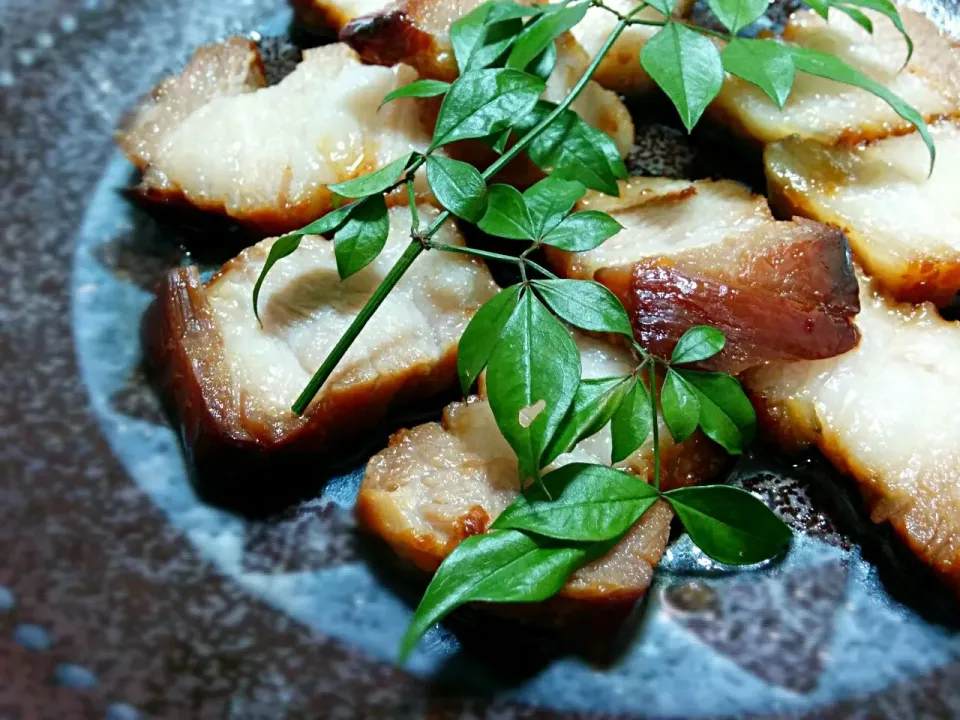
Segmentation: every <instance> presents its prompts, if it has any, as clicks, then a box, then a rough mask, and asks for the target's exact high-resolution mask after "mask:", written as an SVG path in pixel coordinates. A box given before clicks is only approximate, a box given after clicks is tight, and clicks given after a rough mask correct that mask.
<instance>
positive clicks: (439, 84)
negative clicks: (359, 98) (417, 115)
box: [380, 80, 450, 107]
mask: <svg viewBox="0 0 960 720" xmlns="http://www.w3.org/2000/svg"><path fill="white" fill-rule="evenodd" d="M449 89H450V83H448V82H443V81H442V80H414V81H413V82H412V83H409V84H407V85H404V86H403V87H398V88H397V89H396V90H394V91H393V92H390V93H387V96H386V97H385V98H384V99H383V102H381V103H380V107H383V106H384V105H386V104H387V103H388V102H390V101H391V100H398V99H400V98H428V97H436V96H437V95H443V94H444V93H445V92H446V91H447V90H449Z"/></svg>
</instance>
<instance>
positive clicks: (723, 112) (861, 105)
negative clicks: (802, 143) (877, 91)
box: [708, 9, 960, 145]
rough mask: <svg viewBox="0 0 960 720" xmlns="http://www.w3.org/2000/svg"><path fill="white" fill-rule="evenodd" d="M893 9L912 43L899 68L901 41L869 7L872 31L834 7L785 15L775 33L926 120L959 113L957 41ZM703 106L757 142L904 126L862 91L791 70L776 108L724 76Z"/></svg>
mask: <svg viewBox="0 0 960 720" xmlns="http://www.w3.org/2000/svg"><path fill="white" fill-rule="evenodd" d="M900 12H901V16H902V18H903V22H904V25H905V27H906V29H907V31H908V32H909V33H910V35H911V37H912V38H913V41H914V44H915V50H914V54H913V57H912V58H911V60H910V62H909V64H908V65H907V67H906V68H905V69H904V70H903V71H902V72H901V68H902V67H903V63H904V61H905V60H906V57H907V46H906V43H905V42H904V39H903V37H902V36H901V35H900V33H899V32H898V31H897V30H896V28H894V27H893V24H892V23H891V22H890V21H889V20H887V19H886V18H885V17H883V16H881V15H880V14H878V13H875V12H873V11H869V10H866V11H865V13H866V14H867V15H868V16H870V18H871V19H872V21H873V27H874V33H873V35H871V34H870V33H868V32H867V31H866V30H864V29H863V28H861V27H860V26H859V25H857V24H856V23H855V22H854V21H853V20H851V19H850V18H848V17H847V16H845V15H843V14H841V13H840V12H836V11H834V12H831V13H830V22H829V23H827V22H825V21H824V20H823V19H822V18H820V17H819V16H818V15H817V14H816V13H814V12H813V11H812V10H802V11H799V12H797V13H794V14H793V15H792V16H791V18H790V21H789V23H788V24H787V27H786V29H785V30H784V32H783V39H784V41H785V42H787V43H791V44H795V45H799V46H801V47H807V48H813V49H816V50H821V51H824V52H828V53H831V54H833V55H836V56H837V57H839V58H841V59H842V60H844V61H846V62H847V63H849V64H850V65H852V66H853V67H855V68H857V69H858V70H860V71H861V72H863V73H864V74H866V75H868V76H869V77H871V78H873V79H874V80H876V81H877V82H879V83H881V84H883V85H885V86H886V87H888V88H889V89H890V90H891V91H892V92H894V93H895V94H896V95H898V96H900V97H901V98H903V99H904V100H905V101H906V102H907V103H909V104H910V105H912V106H913V107H915V108H916V109H917V110H918V111H919V112H920V113H921V114H922V115H923V116H924V118H925V119H926V120H927V121H932V120H935V119H937V118H943V117H956V116H958V115H960V46H958V44H957V43H956V42H955V41H953V40H951V39H950V38H949V37H948V36H947V35H946V34H944V32H943V31H942V30H940V29H939V28H938V27H937V25H936V24H934V23H933V22H932V21H931V20H929V19H928V18H926V17H925V16H923V15H921V14H920V13H918V12H914V11H913V10H907V9H901V10H900ZM708 112H710V114H711V115H712V116H713V117H714V119H716V120H718V121H720V122H721V123H723V124H726V125H728V126H729V127H730V128H731V129H732V130H734V131H735V132H737V133H739V134H741V135H743V136H744V137H746V138H750V139H753V140H757V141H759V142H760V143H768V142H773V141H775V140H781V139H783V138H785V137H788V136H790V135H799V136H800V137H803V138H810V139H813V140H817V141H819V142H821V143H825V144H833V143H834V142H837V141H842V142H844V143H846V144H851V145H852V144H856V143H858V142H861V141H863V140H871V139H874V138H879V137H887V136H888V135H897V134H902V133H906V132H910V131H911V130H912V126H911V125H910V124H909V123H907V122H906V121H905V120H903V119H902V118H901V117H900V116H899V115H897V114H896V113H895V112H894V111H893V110H892V109H891V108H890V107H889V106H888V105H887V104H886V103H884V102H883V101H882V100H880V99H879V98H876V97H874V96H873V95H871V94H870V93H868V92H866V91H865V90H860V89H858V88H854V87H851V86H848V85H842V84H840V83H835V82H833V81H831V80H825V79H822V78H817V77H813V76H811V75H806V74H804V73H797V78H796V82H795V83H794V87H793V92H792V94H791V95H790V99H789V100H788V101H787V104H786V106H785V107H784V109H783V111H782V112H781V111H780V110H779V109H778V108H777V106H776V105H775V104H774V103H773V102H772V101H771V100H770V99H769V98H768V97H767V96H766V95H764V94H763V93H762V92H761V91H760V90H759V89H758V88H757V87H755V86H754V85H751V84H749V83H747V82H745V81H743V80H741V79H739V78H735V77H733V76H729V75H728V76H727V79H726V81H725V82H724V85H723V90H722V91H721V92H720V95H719V96H718V97H717V99H716V100H715V101H714V102H713V104H712V105H711V107H710V110H709V111H708Z"/></svg>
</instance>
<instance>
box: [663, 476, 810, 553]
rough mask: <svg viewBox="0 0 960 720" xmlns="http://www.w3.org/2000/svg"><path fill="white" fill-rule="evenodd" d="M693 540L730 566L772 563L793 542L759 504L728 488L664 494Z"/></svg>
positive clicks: (765, 507)
mask: <svg viewBox="0 0 960 720" xmlns="http://www.w3.org/2000/svg"><path fill="white" fill-rule="evenodd" d="M664 497H666V499H667V500H668V501H669V502H670V505H671V506H672V507H673V509H674V511H675V512H676V513H677V516H678V517H679V518H680V521H681V522H682V523H683V526H684V528H685V529H686V531H687V533H689V535H690V539H691V540H693V542H694V543H695V544H696V546H697V547H699V548H700V549H701V550H703V552H705V553H706V554H707V555H709V556H710V557H712V558H713V559H714V560H717V561H718V562H722V563H725V564H727V565H751V564H753V563H758V562H762V561H764V560H769V559H770V558H772V557H774V556H775V555H776V554H777V553H779V552H780V551H781V550H783V548H785V547H786V546H787V544H788V543H789V542H790V537H791V533H790V528H788V527H787V526H786V525H785V524H784V522H783V521H782V520H781V519H780V518H778V517H777V516H776V515H775V514H774V513H773V511H771V510H770V508H768V507H767V506H766V505H764V504H763V503H762V502H761V501H760V500H758V499H757V498H756V497H754V496H753V495H751V494H750V493H748V492H746V491H745V490H740V489H739V488H734V487H730V486H728V485H704V486H701V487H686V488H678V489H677V490H671V491H670V492H668V493H664Z"/></svg>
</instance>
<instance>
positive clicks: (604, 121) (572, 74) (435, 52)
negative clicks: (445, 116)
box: [315, 0, 634, 160]
mask: <svg viewBox="0 0 960 720" xmlns="http://www.w3.org/2000/svg"><path fill="white" fill-rule="evenodd" d="M315 4H317V3H316V2H315ZM322 4H327V3H325V2H324V3H322ZM482 4H483V0H405V1H404V0H401V2H391V3H386V2H383V3H381V5H382V9H381V10H379V11H377V12H375V13H373V14H367V15H365V16H363V17H357V18H356V19H355V20H353V21H352V22H349V23H348V24H347V25H346V26H345V27H344V28H343V30H342V32H341V33H340V39H341V40H342V41H343V42H345V43H347V44H348V45H350V46H351V47H352V48H354V49H355V50H356V51H357V52H358V53H359V55H360V57H362V58H363V60H364V62H368V63H375V64H380V65H394V64H396V63H406V64H408V65H411V66H413V67H414V68H416V69H417V71H418V72H419V73H420V75H421V76H423V77H428V78H434V79H436V80H445V81H447V82H453V81H454V80H456V78H457V75H458V70H457V62H456V58H455V56H454V53H453V46H452V44H451V42H450V25H451V24H453V22H454V21H456V20H458V19H459V18H461V17H462V16H464V15H466V14H467V13H469V12H470V11H472V10H474V9H475V8H477V7H478V6H480V5H482ZM334 5H335V6H337V7H339V8H340V9H341V10H342V11H343V12H346V11H347V10H348V8H349V7H351V6H350V5H340V4H339V0H337V2H336V3H334ZM556 45H557V64H556V67H555V68H554V71H553V73H552V74H551V75H550V77H549V78H548V79H547V89H546V91H545V92H544V95H543V99H544V100H549V101H551V102H555V103H559V102H561V101H562V100H563V99H564V98H565V97H566V96H567V95H568V94H569V92H570V90H571V89H572V88H573V86H574V85H576V83H577V82H578V81H579V80H580V78H581V77H583V73H584V72H585V71H586V69H587V66H588V65H589V64H590V56H589V55H587V53H586V52H585V51H584V49H583V48H582V47H580V45H579V44H578V43H577V41H576V40H574V39H573V37H571V36H570V34H569V33H566V34H564V35H562V36H561V37H560V38H559V39H558V40H557V43H556ZM571 109H572V110H574V111H575V112H576V113H578V114H579V115H580V117H582V118H583V119H584V120H585V121H586V122H588V123H590V124H591V125H593V126H594V127H595V128H597V129H599V130H602V131H603V132H605V133H606V134H607V135H609V136H610V137H611V138H613V140H614V142H616V144H617V147H618V148H619V149H620V154H621V155H622V156H623V157H626V155H627V153H628V152H630V148H631V147H632V146H633V140H634V126H633V120H632V119H631V117H630V112H629V111H628V110H627V108H626V106H625V105H624V104H623V102H622V101H621V100H620V98H619V97H618V96H617V95H616V93H613V92H610V91H609V90H605V89H604V88H603V87H601V86H600V85H598V84H597V83H596V82H592V81H591V82H590V83H588V84H587V86H586V87H585V88H584V89H583V91H582V92H581V93H580V95H579V96H578V97H577V99H576V100H575V101H574V102H573V104H572V105H571ZM467 159H468V160H472V157H469V156H468V157H467Z"/></svg>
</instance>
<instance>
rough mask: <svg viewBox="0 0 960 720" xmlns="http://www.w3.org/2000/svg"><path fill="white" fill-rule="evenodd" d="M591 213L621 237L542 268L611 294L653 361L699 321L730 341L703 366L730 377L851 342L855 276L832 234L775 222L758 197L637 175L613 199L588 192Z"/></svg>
mask: <svg viewBox="0 0 960 720" xmlns="http://www.w3.org/2000/svg"><path fill="white" fill-rule="evenodd" d="M588 207H589V208H594V209H598V210H603V211H605V212H608V213H610V214H612V215H613V217H614V218H615V219H616V220H617V221H619V222H620V224H621V225H623V228H624V229H623V230H621V231H620V232H619V233H618V234H617V235H614V236H613V237H612V238H610V239H609V240H607V241H606V242H605V243H604V244H603V245H601V246H600V247H598V248H596V249H595V250H590V251H588V252H584V253H566V252H562V251H558V250H552V249H548V250H547V259H548V262H549V264H550V265H551V266H552V267H553V269H554V270H555V271H556V272H557V273H559V274H561V275H563V276H565V277H571V278H581V279H595V280H597V281H598V282H600V283H602V284H604V285H606V286H607V287H608V288H610V290H612V291H613V292H614V293H615V294H616V295H617V297H619V298H620V300H621V302H622V303H623V304H624V306H625V307H626V308H627V311H628V313H629V314H630V317H631V319H632V321H633V327H634V334H635V336H636V337H637V340H638V341H639V342H641V344H643V346H644V347H646V348H647V349H649V350H650V351H651V352H653V353H655V354H656V355H658V356H660V357H669V356H670V353H671V352H672V351H673V348H674V346H675V345H676V343H677V342H678V341H679V339H680V337H681V336H682V335H683V333H684V332H686V331H687V330H688V329H690V328H691V327H694V326H696V325H713V326H714V327H717V328H719V329H720V330H722V331H723V333H724V334H725V335H726V337H727V344H726V347H725V348H724V350H723V351H722V352H721V353H720V354H719V355H716V356H714V357H713V358H711V359H710V360H707V361H705V362H704V363H703V364H702V366H703V367H704V368H707V369H712V370H722V371H724V372H730V373H738V372H741V371H742V370H744V369H746V368H749V367H752V366H754V365H758V364H761V363H765V362H772V361H790V360H810V359H816V358H824V357H831V356H833V355H836V354H838V353H842V352H846V351H847V350H849V349H851V348H852V347H854V346H855V345H856V343H857V337H858V336H857V329H856V326H855V325H854V323H853V318H854V316H855V315H856V313H857V309H858V297H857V280H856V277H855V275H854V272H853V266H852V264H851V262H850V258H849V248H848V245H847V242H846V239H845V238H844V236H843V233H841V232H840V231H839V230H836V229H835V228H831V227H828V226H826V225H822V224H820V223H815V222H810V221H807V220H796V221H793V222H779V221H776V220H774V219H773V217H772V215H771V214H770V210H769V208H768V207H767V204H766V201H765V200H764V199H763V198H762V197H760V196H758V195H752V194H751V193H750V192H749V191H748V190H746V189H745V188H744V187H743V186H741V185H739V184H737V183H734V182H731V181H697V182H693V183H690V182H685V181H677V180H665V179H662V178H633V179H631V180H629V181H625V182H623V183H622V184H621V193H620V197H619V198H611V197H605V196H601V195H598V194H591V195H588V196H587V197H586V198H585V199H584V200H583V201H582V202H581V205H580V208H581V209H582V208H588Z"/></svg>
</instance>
